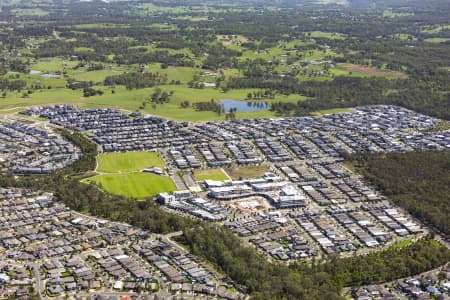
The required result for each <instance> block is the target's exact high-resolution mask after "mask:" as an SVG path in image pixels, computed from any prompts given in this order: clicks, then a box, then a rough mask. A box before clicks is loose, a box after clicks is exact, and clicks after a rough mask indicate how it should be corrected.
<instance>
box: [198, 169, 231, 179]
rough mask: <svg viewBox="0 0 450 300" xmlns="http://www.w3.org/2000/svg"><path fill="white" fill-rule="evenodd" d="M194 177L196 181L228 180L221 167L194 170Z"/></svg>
mask: <svg viewBox="0 0 450 300" xmlns="http://www.w3.org/2000/svg"><path fill="white" fill-rule="evenodd" d="M194 177H195V180H197V181H203V180H207V179H209V180H218V181H224V180H228V179H229V177H228V176H227V174H225V173H224V171H223V170H222V169H206V170H194Z"/></svg>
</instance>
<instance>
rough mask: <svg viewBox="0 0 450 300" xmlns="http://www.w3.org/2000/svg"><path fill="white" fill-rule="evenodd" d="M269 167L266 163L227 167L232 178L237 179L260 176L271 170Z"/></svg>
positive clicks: (226, 170)
mask: <svg viewBox="0 0 450 300" xmlns="http://www.w3.org/2000/svg"><path fill="white" fill-rule="evenodd" d="M269 171H270V170H269V167H268V166H266V165H259V166H235V167H233V168H227V169H225V172H227V174H228V175H230V177H231V179H233V180H237V179H239V178H241V177H242V178H258V177H261V176H262V175H264V173H266V172H269Z"/></svg>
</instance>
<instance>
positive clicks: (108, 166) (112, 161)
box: [97, 151, 164, 173]
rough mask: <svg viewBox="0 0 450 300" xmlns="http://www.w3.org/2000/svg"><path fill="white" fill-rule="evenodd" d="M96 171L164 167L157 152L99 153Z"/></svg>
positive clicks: (114, 171)
mask: <svg viewBox="0 0 450 300" xmlns="http://www.w3.org/2000/svg"><path fill="white" fill-rule="evenodd" d="M97 160H98V167H97V172H99V173H116V172H133V171H140V170H142V169H145V168H150V167H159V168H164V161H163V159H162V158H161V157H160V156H159V153H158V152H146V151H140V152H123V153H102V154H99V156H98V158H97Z"/></svg>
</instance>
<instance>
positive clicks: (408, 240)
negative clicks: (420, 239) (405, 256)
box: [392, 239, 413, 249]
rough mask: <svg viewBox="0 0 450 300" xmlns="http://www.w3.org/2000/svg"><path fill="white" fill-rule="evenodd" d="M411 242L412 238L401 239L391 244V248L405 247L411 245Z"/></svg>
mask: <svg viewBox="0 0 450 300" xmlns="http://www.w3.org/2000/svg"><path fill="white" fill-rule="evenodd" d="M412 243H413V241H412V239H407V240H403V241H400V242H398V243H395V244H394V245H393V246H392V248H394V249H401V248H405V247H407V246H409V245H411V244H412Z"/></svg>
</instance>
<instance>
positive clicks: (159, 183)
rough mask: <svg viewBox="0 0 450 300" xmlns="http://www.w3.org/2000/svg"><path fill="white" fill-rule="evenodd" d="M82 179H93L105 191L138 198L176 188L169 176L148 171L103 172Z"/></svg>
mask: <svg viewBox="0 0 450 300" xmlns="http://www.w3.org/2000/svg"><path fill="white" fill-rule="evenodd" d="M83 181H84V182H90V181H93V182H95V183H97V184H98V185H100V186H101V187H102V188H103V189H105V190H106V191H107V192H110V193H113V194H117V195H123V196H127V197H133V198H136V199H139V200H140V199H144V198H146V197H151V196H154V195H157V194H159V193H161V192H173V191H175V190H176V186H175V184H174V183H173V182H172V180H171V179H170V178H169V177H165V176H158V175H155V174H149V173H127V174H104V175H97V176H94V177H90V178H87V179H84V180H83Z"/></svg>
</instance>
